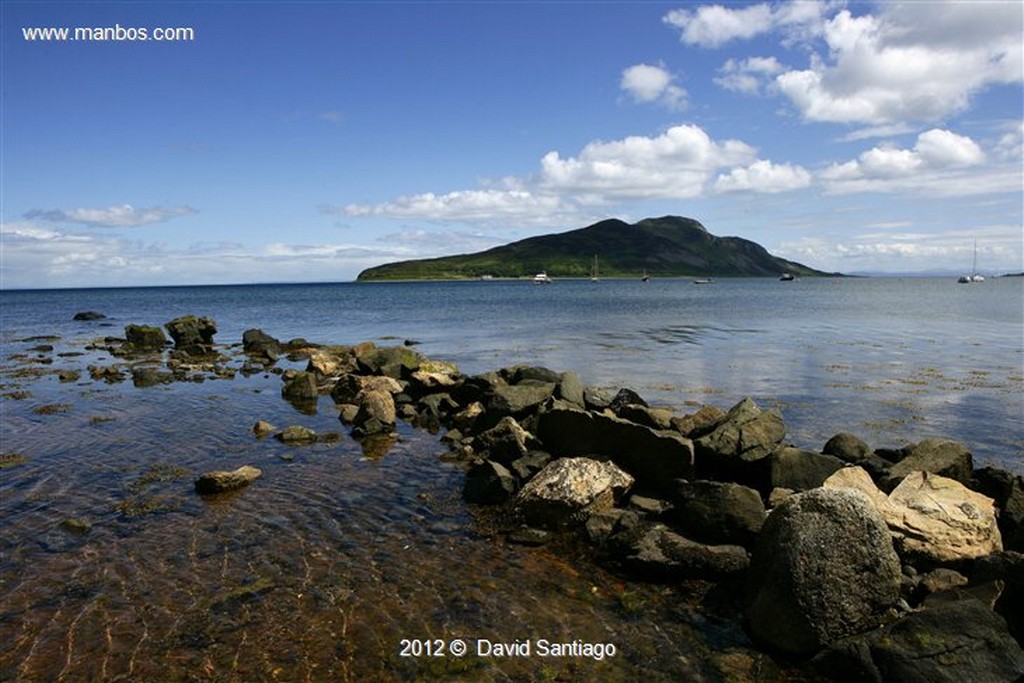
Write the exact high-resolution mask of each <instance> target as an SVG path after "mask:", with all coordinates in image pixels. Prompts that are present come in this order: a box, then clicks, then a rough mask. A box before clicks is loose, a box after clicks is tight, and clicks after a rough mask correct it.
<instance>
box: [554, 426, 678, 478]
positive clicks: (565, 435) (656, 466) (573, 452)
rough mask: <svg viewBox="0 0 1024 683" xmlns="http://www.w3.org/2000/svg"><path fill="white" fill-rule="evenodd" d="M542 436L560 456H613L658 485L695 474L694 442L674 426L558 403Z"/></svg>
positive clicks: (626, 468)
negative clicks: (661, 426)
mask: <svg viewBox="0 0 1024 683" xmlns="http://www.w3.org/2000/svg"><path fill="white" fill-rule="evenodd" d="M537 437H538V438H539V439H540V440H541V442H542V443H543V444H544V449H545V450H547V451H549V452H550V453H552V454H553V455H555V456H556V457H571V456H578V455H591V454H597V455H602V456H605V457H609V458H611V459H612V460H614V461H615V463H616V464H617V465H618V466H619V467H621V468H623V469H624V470H626V471H627V472H629V473H630V474H631V475H632V476H634V477H636V480H637V483H638V484H640V485H641V486H642V487H644V488H649V489H651V490H653V491H668V490H670V489H671V487H672V482H673V481H674V480H676V479H689V478H692V476H693V444H692V443H691V442H690V441H689V440H688V439H686V438H684V437H682V436H680V435H679V434H678V433H676V432H674V431H659V430H655V429H650V428H649V427H644V426H642V425H638V424H635V423H633V422H629V421H628V420H622V419H620V418H617V417H612V416H610V415H604V414H598V413H592V412H583V411H580V410H565V409H556V410H551V411H549V412H546V413H542V414H541V415H540V416H539V418H538V423H537Z"/></svg>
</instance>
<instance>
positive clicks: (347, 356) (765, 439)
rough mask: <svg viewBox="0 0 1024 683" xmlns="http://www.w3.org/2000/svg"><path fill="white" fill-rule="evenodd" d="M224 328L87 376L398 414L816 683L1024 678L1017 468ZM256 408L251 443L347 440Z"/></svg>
mask: <svg viewBox="0 0 1024 683" xmlns="http://www.w3.org/2000/svg"><path fill="white" fill-rule="evenodd" d="M80 315H81V316H82V317H81V318H79V317H78V316H76V319H80V320H82V321H83V322H86V323H88V321H90V320H99V319H102V318H101V317H97V316H102V314H100V313H97V312H92V311H89V312H83V313H82V314H80ZM164 330H166V331H167V333H168V335H169V336H170V337H171V341H169V340H168V339H167V337H166V336H165V335H164ZM216 331H217V330H216V323H215V322H214V321H213V320H211V319H209V318H202V317H197V316H184V317H182V318H177V319H175V320H172V321H170V322H168V323H167V324H166V325H165V326H164V327H163V328H160V327H155V326H144V325H128V326H127V327H126V328H125V334H124V337H118V338H114V337H107V338H104V339H102V340H97V341H96V343H95V345H94V347H93V348H96V349H103V350H106V351H108V352H109V353H110V354H111V355H113V356H114V357H116V358H117V359H118V361H117V362H115V363H114V364H112V365H108V366H90V367H89V368H88V371H89V375H90V377H91V379H92V380H93V381H105V382H118V381H126V380H131V381H132V382H134V384H135V385H136V386H139V387H146V386H152V385H154V384H161V383H167V382H173V381H203V380H206V379H229V378H231V377H233V376H235V373H237V372H241V373H244V374H250V373H275V374H278V375H280V377H281V380H282V384H281V393H282V396H283V397H284V398H285V399H286V400H288V401H290V402H291V403H292V404H293V405H295V406H296V408H298V409H300V410H304V409H310V406H315V404H316V402H317V401H318V400H319V398H320V397H321V396H325V395H329V396H330V397H331V398H332V399H333V402H334V403H335V405H336V406H337V409H338V413H339V419H340V421H341V423H343V425H344V427H345V429H347V430H348V431H349V433H350V435H351V436H352V437H353V438H355V439H357V440H359V441H360V442H361V443H362V445H363V449H364V452H366V453H367V454H370V455H381V454H383V453H386V452H387V450H388V449H389V448H390V447H391V445H392V444H393V442H394V439H395V429H396V425H397V423H398V421H400V420H404V421H407V422H408V423H410V424H412V425H414V426H416V427H418V428H422V429H425V430H428V431H430V432H431V433H436V434H438V435H439V438H440V439H441V440H442V441H443V442H444V443H445V444H447V447H448V453H447V454H446V456H445V458H446V459H447V460H450V461H453V462H460V463H463V465H464V467H465V470H466V477H465V482H464V487H463V496H464V498H465V500H466V501H467V502H469V503H471V504H475V505H481V506H490V507H491V508H493V509H494V510H495V512H496V513H497V514H496V515H495V517H496V518H498V519H500V520H501V529H500V532H501V534H502V535H504V536H505V537H506V538H507V539H508V540H509V541H511V542H518V543H527V544H542V543H545V542H548V541H549V540H550V539H552V538H554V537H556V536H566V535H568V536H573V537H576V538H578V539H579V541H580V542H581V543H585V544H588V545H589V546H590V547H592V548H593V552H594V553H595V554H597V556H598V557H600V558H601V561H602V562H604V563H606V564H607V565H608V566H609V567H612V568H614V569H615V570H616V571H620V572H623V573H625V574H628V575H630V576H634V577H642V578H644V579H646V580H650V581H656V582H670V583H674V584H682V583H687V582H699V583H700V584H701V585H704V586H705V588H706V587H707V586H709V585H710V586H711V587H712V588H711V589H709V590H713V591H714V592H716V594H718V595H720V596H721V597H720V604H722V605H724V606H726V607H723V610H725V611H727V612H729V615H728V616H730V617H732V616H737V615H738V617H739V618H741V619H742V620H743V623H744V627H745V629H746V631H747V633H748V634H749V636H750V638H751V640H752V642H753V643H754V644H755V645H756V646H757V647H759V648H761V649H762V650H764V651H765V652H768V653H770V654H772V655H773V656H777V657H780V658H782V659H784V660H785V661H787V662H793V663H796V664H798V665H799V666H801V667H803V668H804V669H805V670H806V671H807V672H809V674H810V675H818V676H821V677H823V678H826V679H832V680H841V681H907V680H913V681H916V680H922V681H924V680H928V681H932V682H934V681H961V680H972V681H973V680H977V681H1016V680H1020V679H1021V677H1024V651H1022V649H1021V643H1022V642H1024V616H1022V615H1024V477H1021V476H1019V475H1013V474H1011V473H1008V472H1005V471H1002V470H998V469H995V468H990V467H984V468H975V467H974V463H973V461H972V456H971V453H970V450H969V448H968V446H967V445H965V444H961V443H958V442H956V441H953V440H948V439H926V440H923V441H921V442H919V443H915V444H911V445H909V446H906V447H901V448H882V447H872V446H870V445H868V444H866V443H865V442H864V441H863V440H861V439H860V438H858V437H857V436H855V435H852V434H846V433H839V434H836V435H835V436H833V437H832V438H830V439H829V440H828V441H827V442H826V443H825V444H823V445H822V446H821V447H820V448H813V447H812V448H808V447H806V446H798V445H793V444H789V443H787V442H786V426H785V424H784V422H783V420H782V417H781V415H779V414H778V413H777V412H774V411H769V410H762V409H761V408H760V407H759V406H758V405H757V404H756V403H755V402H754V401H753V400H751V399H749V398H746V399H743V400H742V401H740V402H739V403H737V404H736V405H734V406H732V407H731V408H729V409H728V410H723V409H720V408H717V407H713V406H703V407H701V408H700V409H699V410H697V411H695V412H693V413H691V414H686V415H681V414H676V413H674V412H673V411H671V410H668V409H665V408H659V407H656V406H651V405H648V404H647V402H646V401H645V400H644V399H643V397H641V396H639V395H638V394H636V393H635V392H633V391H632V390H630V389H628V388H623V389H621V390H619V391H617V392H615V393H612V392H605V391H602V390H600V389H596V388H592V387H586V386H584V385H583V383H582V381H581V379H580V377H579V376H578V375H577V374H576V373H574V372H557V371H553V370H550V369H547V368H543V367H529V366H515V367H508V368H502V369H499V370H496V371H493V372H487V373H482V374H478V375H465V374H463V373H461V372H460V371H459V370H458V368H457V367H456V366H455V365H453V364H451V363H448V362H443V361H436V360H431V359H428V358H425V357H424V356H423V355H421V354H420V353H418V352H417V351H416V350H415V349H414V346H415V345H414V343H412V342H408V343H406V344H404V345H398V346H378V345H376V344H374V343H371V342H364V343H361V344H357V345H352V346H342V345H319V344H312V343H309V342H307V341H305V340H303V339H296V340H291V341H287V342H286V341H281V340H277V339H275V338H274V337H272V336H271V335H269V334H267V333H265V332H263V331H261V330H258V329H252V330H248V331H246V332H245V333H244V335H243V338H242V340H241V343H240V344H237V345H234V346H231V347H224V346H220V345H217V344H215V343H214V341H213V338H214V335H215V334H216ZM40 353H41V354H44V355H45V352H42V351H41V352H40ZM282 359H285V360H287V361H289V362H290V365H292V366H297V367H289V368H288V369H284V368H282V367H280V365H282V363H280V361H281V360H282ZM239 361H240V364H239ZM299 367H301V368H302V369H298V368H299ZM52 371H53V372H54V373H57V374H60V373H61V372H63V371H62V370H60V369H59V368H54V369H52ZM60 378H61V380H62V381H77V380H78V379H79V378H78V377H77V376H75V377H72V376H70V375H69V376H67V377H65V376H64V375H60ZM258 418H259V416H254V421H255V422H256V424H255V426H254V427H253V432H254V438H265V437H267V436H273V437H276V438H278V439H281V440H283V441H288V442H291V443H296V444H302V443H313V442H317V441H325V440H333V439H338V438H341V435H340V434H337V433H329V434H318V433H315V432H313V431H311V430H309V429H307V428H304V427H298V426H286V427H284V428H280V429H279V428H277V427H274V426H273V425H270V424H268V423H266V422H263V421H262V420H259V419H258ZM261 474H262V472H261V471H260V470H259V469H256V468H255V467H252V466H248V465H247V466H243V467H241V468H238V469H237V470H234V471H231V472H209V473H206V474H204V475H202V476H201V477H199V478H198V479H197V480H196V482H195V489H196V492H197V494H198V495H220V494H222V493H223V492H225V491H230V490H235V489H239V488H242V487H246V486H259V484H258V483H254V482H257V481H258V479H259V478H260V477H261Z"/></svg>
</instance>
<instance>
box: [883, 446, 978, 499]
mask: <svg viewBox="0 0 1024 683" xmlns="http://www.w3.org/2000/svg"><path fill="white" fill-rule="evenodd" d="M905 452H906V454H907V455H906V457H904V458H903V459H902V460H900V461H899V462H897V463H896V464H895V465H893V466H892V467H891V468H889V478H888V481H889V482H890V483H889V485H888V488H889V490H891V488H892V487H894V486H895V485H896V484H898V483H899V482H900V481H902V479H903V478H904V477H906V476H907V475H908V474H910V473H911V472H928V473H929V474H938V475H940V476H943V477H946V478H947V479H955V480H956V481H958V482H960V483H961V484H963V485H964V486H968V485H970V483H971V477H972V474H973V470H974V465H973V459H972V457H971V452H970V451H969V450H967V447H966V446H964V445H963V444H962V443H958V442H956V441H950V440H948V439H925V440H923V441H921V442H919V443H917V444H914V445H912V446H909V447H908V448H906V449H905Z"/></svg>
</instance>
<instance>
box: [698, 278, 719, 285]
mask: <svg viewBox="0 0 1024 683" xmlns="http://www.w3.org/2000/svg"><path fill="white" fill-rule="evenodd" d="M693 284H695V285H713V284H715V279H714V278H711V277H699V278H697V279H696V280H694V281H693Z"/></svg>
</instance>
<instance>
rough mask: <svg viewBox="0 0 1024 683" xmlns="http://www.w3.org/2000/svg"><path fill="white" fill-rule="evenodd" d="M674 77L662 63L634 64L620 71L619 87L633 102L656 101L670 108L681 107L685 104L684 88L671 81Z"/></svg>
mask: <svg viewBox="0 0 1024 683" xmlns="http://www.w3.org/2000/svg"><path fill="white" fill-rule="evenodd" d="M675 78H676V77H675V76H674V75H673V74H672V72H670V71H669V70H668V69H666V68H665V66H664V65H663V64H662V65H658V66H652V65H650V64H634V65H633V66H631V67H629V68H627V69H624V70H623V71H622V79H621V80H620V81H619V87H621V88H622V89H623V90H625V91H626V92H627V93H628V94H629V95H630V96H631V97H632V98H633V101H634V102H643V103H653V102H657V103H660V104H663V105H665V106H667V107H669V108H670V109H682V108H683V107H684V106H685V105H686V90H684V89H683V88H681V87H680V86H678V85H676V84H675V83H673V81H674V80H675Z"/></svg>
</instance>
